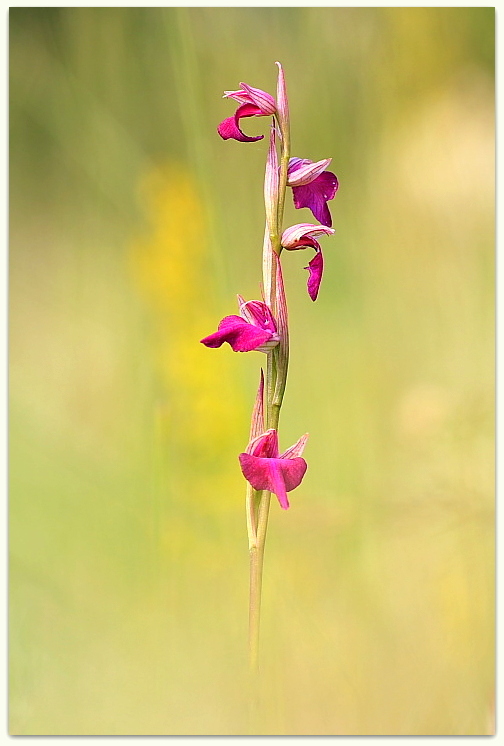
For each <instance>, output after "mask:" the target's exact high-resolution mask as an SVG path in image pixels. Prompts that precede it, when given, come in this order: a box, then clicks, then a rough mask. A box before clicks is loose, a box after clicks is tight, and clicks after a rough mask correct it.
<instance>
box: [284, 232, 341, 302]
mask: <svg viewBox="0 0 504 746" xmlns="http://www.w3.org/2000/svg"><path fill="white" fill-rule="evenodd" d="M334 232H335V231H334V228H329V227H328V226H326V225H313V224H312V223H298V224H297V225H292V226H291V227H290V228H286V229H285V230H284V232H283V234H282V239H281V244H282V246H283V247H284V249H288V250H289V251H293V250H296V249H306V248H308V247H310V248H312V249H315V251H316V252H317V253H316V254H315V256H314V257H313V259H312V260H311V261H310V262H309V264H308V266H307V267H305V269H307V270H308V271H309V273H310V274H309V276H308V283H307V288H308V295H309V296H310V298H311V299H312V300H313V301H315V300H317V296H318V291H319V287H320V283H321V282H322V274H323V272H324V257H323V256H322V248H321V246H320V244H319V242H318V241H317V239H316V238H314V236H318V235H320V234H326V235H328V236H329V235H332V234H333V233H334Z"/></svg>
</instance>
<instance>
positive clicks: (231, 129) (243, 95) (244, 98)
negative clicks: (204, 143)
mask: <svg viewBox="0 0 504 746" xmlns="http://www.w3.org/2000/svg"><path fill="white" fill-rule="evenodd" d="M240 86H241V88H240V90H239V91H225V92H224V98H233V99H234V100H235V101H238V102H239V103H240V104H241V106H239V107H238V108H237V110H236V111H235V114H234V116H233V117H228V118H227V119H224V121H223V122H221V123H220V124H219V126H218V127H217V132H218V133H219V135H220V136H221V137H222V139H223V140H229V139H230V138H232V139H233V140H239V141H240V142H255V141H256V140H262V139H263V137H264V135H258V136H257V137H249V136H248V135H246V134H245V133H244V132H242V131H241V129H240V119H243V118H244V117H267V116H270V115H272V114H274V113H275V112H276V103H275V99H274V98H273V96H271V95H270V94H269V93H266V91H261V89H260V88H252V86H250V85H247V84H246V83H240Z"/></svg>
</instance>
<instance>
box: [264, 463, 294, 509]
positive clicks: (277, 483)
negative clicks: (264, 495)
mask: <svg viewBox="0 0 504 746" xmlns="http://www.w3.org/2000/svg"><path fill="white" fill-rule="evenodd" d="M268 461H269V479H268V483H269V486H268V487H267V489H269V490H270V491H271V492H273V494H274V495H276V496H277V498H278V502H279V503H280V507H282V508H283V509H284V510H287V508H288V507H289V500H288V497H287V490H286V486H285V480H284V475H283V471H282V461H281V460H280V459H279V458H270V459H268Z"/></svg>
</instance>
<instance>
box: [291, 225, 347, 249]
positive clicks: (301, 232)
mask: <svg viewBox="0 0 504 746" xmlns="http://www.w3.org/2000/svg"><path fill="white" fill-rule="evenodd" d="M333 233H335V231H334V229H333V228H328V227H327V226H325V225H313V223H297V224H296V225H291V226H290V228H286V229H285V230H284V232H283V233H282V246H283V247H284V248H285V249H291V248H294V246H293V245H292V244H294V243H296V244H297V245H299V242H300V241H301V239H305V238H306V237H307V236H308V237H310V236H320V235H322V234H326V235H327V236H330V235H331V234H333ZM311 245H313V244H311ZM296 248H297V246H296Z"/></svg>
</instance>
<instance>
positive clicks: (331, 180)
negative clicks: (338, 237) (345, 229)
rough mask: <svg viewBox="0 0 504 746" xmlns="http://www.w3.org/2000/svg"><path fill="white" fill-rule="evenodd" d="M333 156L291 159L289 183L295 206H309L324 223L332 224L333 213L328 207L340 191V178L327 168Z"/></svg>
mask: <svg viewBox="0 0 504 746" xmlns="http://www.w3.org/2000/svg"><path fill="white" fill-rule="evenodd" d="M330 162H331V158H325V159H324V160H322V161H315V162H313V161H309V160H307V159H305V158H291V159H290V160H289V168H288V179H287V185H288V186H290V187H292V196H293V198H294V207H296V209H300V208H301V207H309V208H310V210H311V211H312V213H313V216H314V217H315V218H316V219H317V220H318V221H319V222H320V223H322V225H327V226H328V227H329V228H330V227H331V226H332V218H331V213H330V212H329V208H328V207H327V203H328V201H329V200H331V199H334V195H335V194H336V192H337V191H338V187H339V182H338V178H337V176H336V175H335V174H333V173H332V172H331V171H326V170H325V169H326V168H327V166H328V165H329V164H330Z"/></svg>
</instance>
